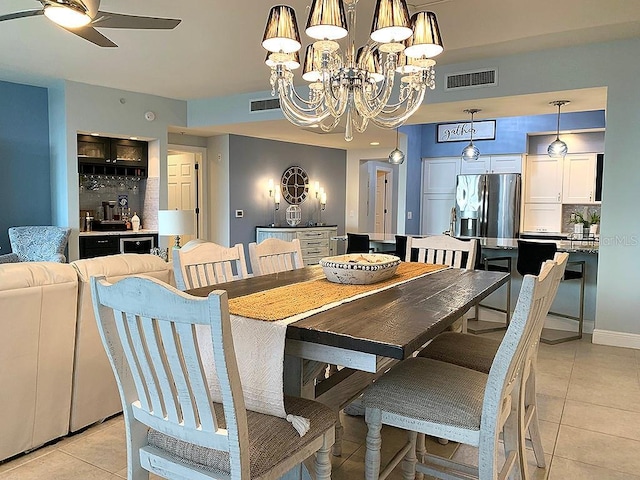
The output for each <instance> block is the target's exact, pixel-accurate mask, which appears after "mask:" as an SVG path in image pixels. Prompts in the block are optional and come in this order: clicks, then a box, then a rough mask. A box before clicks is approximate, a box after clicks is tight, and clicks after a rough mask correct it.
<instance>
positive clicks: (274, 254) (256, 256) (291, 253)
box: [249, 238, 304, 276]
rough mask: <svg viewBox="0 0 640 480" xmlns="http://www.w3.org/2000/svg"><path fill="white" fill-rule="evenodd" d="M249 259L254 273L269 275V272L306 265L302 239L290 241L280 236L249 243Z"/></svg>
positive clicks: (283, 270)
mask: <svg viewBox="0 0 640 480" xmlns="http://www.w3.org/2000/svg"><path fill="white" fill-rule="evenodd" d="M249 259H250V261H251V269H252V270H253V274H254V275H256V276H258V275H267V274H269V273H278V272H285V271H287V270H295V269H297V268H303V267H304V261H303V260H302V250H301V248H300V240H298V239H297V238H296V239H293V240H292V241H290V242H287V241H285V240H280V239H279V238H267V239H266V240H264V241H262V242H260V243H255V242H252V243H250V244H249Z"/></svg>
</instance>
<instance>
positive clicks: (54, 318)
mask: <svg viewBox="0 0 640 480" xmlns="http://www.w3.org/2000/svg"><path fill="white" fill-rule="evenodd" d="M77 297H78V276H77V274H76V271H75V270H74V268H73V267H72V266H71V265H68V264H61V263H52V262H21V263H11V264H3V265H0V431H1V433H0V460H2V459H5V458H8V457H11V456H13V455H16V454H18V453H20V452H24V451H26V450H30V449H32V448H35V447H37V446H40V445H42V444H43V443H46V442H48V441H50V440H53V439H54V438H58V437H61V436H63V435H66V434H67V433H68V431H69V411H70V408H71V379H72V371H73V355H74V342H75V329H76V312H77Z"/></svg>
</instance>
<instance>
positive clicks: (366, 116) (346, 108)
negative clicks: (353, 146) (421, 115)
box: [262, 0, 442, 141]
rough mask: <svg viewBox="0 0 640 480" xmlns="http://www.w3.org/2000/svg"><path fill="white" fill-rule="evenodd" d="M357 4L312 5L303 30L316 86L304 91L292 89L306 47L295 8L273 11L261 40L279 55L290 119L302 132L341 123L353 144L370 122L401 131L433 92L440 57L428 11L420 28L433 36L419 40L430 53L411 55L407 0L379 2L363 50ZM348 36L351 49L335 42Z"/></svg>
mask: <svg viewBox="0 0 640 480" xmlns="http://www.w3.org/2000/svg"><path fill="white" fill-rule="evenodd" d="M357 3H358V0H348V1H343V0H313V2H312V5H311V8H310V12H309V17H308V19H307V27H306V29H305V33H306V34H307V35H308V36H310V37H311V38H312V39H313V41H312V43H311V44H310V45H309V46H307V48H306V50H305V58H304V66H303V69H302V78H303V79H304V80H306V81H307V82H310V83H309V85H308V90H307V92H305V93H304V94H301V93H299V92H298V91H297V90H296V88H295V87H294V74H293V71H294V69H295V68H297V65H299V60H298V59H296V58H295V56H293V57H292V56H291V55H292V54H294V53H295V52H297V51H298V50H299V49H300V48H301V46H300V38H299V35H298V28H297V25H296V17H295V12H294V11H293V9H292V8H291V7H288V6H286V5H278V6H276V7H273V8H272V9H271V11H270V13H269V17H268V20H267V26H266V28H265V33H264V37H263V43H262V45H263V47H264V48H265V49H267V50H269V51H270V52H273V53H272V54H271V55H269V56H268V57H267V60H266V63H267V65H269V67H270V68H271V77H270V83H271V87H272V95H274V96H275V95H277V96H278V98H279V100H280V108H281V110H282V114H283V115H284V117H285V118H286V119H287V120H289V121H290V122H291V123H293V124H294V125H297V126H299V127H311V126H315V127H319V128H321V129H322V130H323V131H324V132H330V131H332V130H333V129H335V128H336V127H337V126H338V125H340V124H342V125H344V128H345V135H344V138H345V140H347V141H351V140H352V139H353V132H354V130H355V131H356V132H360V133H362V132H364V131H365V130H366V128H367V126H368V125H369V123H373V124H374V125H376V126H378V127H381V128H397V127H399V126H400V125H402V124H403V123H404V122H406V121H407V120H408V119H409V117H410V116H411V115H413V114H414V113H415V112H416V111H417V110H418V108H420V106H421V105H422V103H423V101H424V97H425V94H426V90H427V89H428V88H430V89H433V88H435V70H434V66H435V61H434V60H432V59H431V58H427V56H426V55H427V54H428V55H432V54H433V55H435V54H437V53H439V52H436V50H437V48H436V49H435V50H434V45H436V44H438V45H440V47H441V43H442V41H441V38H440V31H439V29H438V25H437V20H436V17H435V15H434V14H432V13H430V12H425V16H424V18H423V17H420V18H423V20H424V21H422V23H420V22H416V25H419V24H420V25H423V24H424V25H428V27H429V28H430V29H431V30H430V32H431V33H429V34H426V33H424V32H422V33H419V35H417V36H416V38H420V39H426V40H420V41H421V42H425V44H428V48H427V47H425V46H424V45H423V44H422V43H421V44H420V48H422V50H417V52H418V53H420V52H421V53H420V56H419V58H407V57H406V56H405V55H403V50H404V49H405V45H404V43H403V42H404V41H405V40H407V39H408V38H409V37H411V35H412V34H414V32H413V30H412V29H411V19H410V17H409V12H408V9H407V4H406V1H405V0H377V4H376V9H375V15H374V18H373V25H372V31H371V39H370V40H369V41H368V42H367V44H366V45H364V46H363V47H361V48H359V49H358V48H356V45H355V41H354V38H355V31H356V6H357ZM345 17H346V18H345ZM420 28H422V27H420ZM425 28H426V27H425ZM345 32H346V36H347V38H346V45H341V44H340V43H338V42H337V41H336V40H339V39H340V38H341V37H344V34H345ZM429 42H432V43H429ZM433 42H435V43H433ZM438 42H439V43H438ZM296 47H297V48H296ZM440 51H441V50H440ZM425 52H426V54H425ZM396 76H398V78H396ZM394 87H396V88H394Z"/></svg>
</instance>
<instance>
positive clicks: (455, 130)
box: [436, 120, 496, 143]
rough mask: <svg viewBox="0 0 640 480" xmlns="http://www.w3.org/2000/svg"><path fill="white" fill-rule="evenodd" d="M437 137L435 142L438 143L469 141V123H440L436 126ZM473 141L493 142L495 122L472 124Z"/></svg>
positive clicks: (485, 121) (487, 121)
mask: <svg viewBox="0 0 640 480" xmlns="http://www.w3.org/2000/svg"><path fill="white" fill-rule="evenodd" d="M437 135H438V136H437V138H436V140H437V141H438V143H443V142H461V141H464V140H467V141H468V140H470V139H471V122H462V123H440V124H438V131H437ZM473 139H474V140H495V139H496V121H495V120H482V121H480V122H473Z"/></svg>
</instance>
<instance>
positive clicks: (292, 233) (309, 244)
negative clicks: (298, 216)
mask: <svg viewBox="0 0 640 480" xmlns="http://www.w3.org/2000/svg"><path fill="white" fill-rule="evenodd" d="M337 235H338V227H337V226H336V225H323V226H317V227H256V242H258V243H260V242H262V241H263V240H265V239H267V238H279V239H280V240H285V241H287V242H290V241H291V240H293V239H294V238H297V239H298V240H300V248H301V249H302V259H303V261H304V264H305V265H315V264H317V263H319V262H320V259H321V258H324V257H330V256H332V255H336V253H337V248H336V241H335V240H332V238H334V237H336V236H337Z"/></svg>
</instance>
